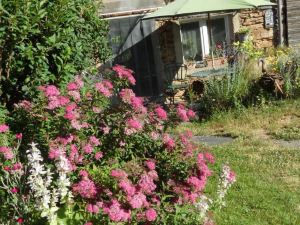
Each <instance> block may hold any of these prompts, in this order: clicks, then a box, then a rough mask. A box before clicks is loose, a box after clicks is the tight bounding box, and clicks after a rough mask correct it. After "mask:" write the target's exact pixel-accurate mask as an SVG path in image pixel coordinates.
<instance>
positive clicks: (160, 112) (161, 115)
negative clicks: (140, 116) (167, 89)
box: [154, 106, 168, 120]
mask: <svg viewBox="0 0 300 225" xmlns="http://www.w3.org/2000/svg"><path fill="white" fill-rule="evenodd" d="M154 111H155V113H156V115H157V117H158V118H159V119H161V120H167V119H168V114H167V112H166V111H165V110H164V109H163V108H162V107H161V106H158V107H156V108H155V109H154Z"/></svg>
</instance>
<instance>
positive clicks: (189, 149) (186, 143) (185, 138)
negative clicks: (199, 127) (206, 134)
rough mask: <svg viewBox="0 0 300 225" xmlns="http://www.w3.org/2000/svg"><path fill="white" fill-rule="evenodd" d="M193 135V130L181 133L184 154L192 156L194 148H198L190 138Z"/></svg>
mask: <svg viewBox="0 0 300 225" xmlns="http://www.w3.org/2000/svg"><path fill="white" fill-rule="evenodd" d="M192 136H193V133H192V132H191V131H186V132H184V133H183V134H180V135H179V139H180V141H181V144H182V147H183V153H184V155H187V156H192V155H193V152H194V150H196V149H197V146H196V145H195V144H194V143H193V142H192V141H191V140H190V138H191V137H192Z"/></svg>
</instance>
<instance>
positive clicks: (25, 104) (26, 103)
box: [14, 100, 32, 112]
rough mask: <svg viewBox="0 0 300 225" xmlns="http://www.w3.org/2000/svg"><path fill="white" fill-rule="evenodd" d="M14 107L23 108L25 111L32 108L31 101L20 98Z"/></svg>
mask: <svg viewBox="0 0 300 225" xmlns="http://www.w3.org/2000/svg"><path fill="white" fill-rule="evenodd" d="M14 107H15V108H16V109H23V110H25V111H28V112H30V111H31V110H32V103H31V102H29V101H27V100H22V101H21V102H19V103H18V104H15V105H14Z"/></svg>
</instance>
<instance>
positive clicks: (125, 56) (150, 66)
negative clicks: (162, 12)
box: [102, 0, 279, 96]
mask: <svg viewBox="0 0 300 225" xmlns="http://www.w3.org/2000/svg"><path fill="white" fill-rule="evenodd" d="M103 3H104V9H103V10H102V16H103V17H104V18H105V19H107V20H108V21H109V26H110V42H111V45H112V49H113V54H114V60H113V63H117V64H123V65H125V66H127V67H129V68H131V69H132V70H134V71H135V77H136V80H137V85H136V87H135V91H136V93H137V94H138V95H140V96H157V95H159V94H161V93H162V92H163V91H164V90H165V88H166V87H167V86H168V82H169V79H170V76H169V72H170V71H172V72H173V70H175V73H176V76H187V75H191V74H192V73H193V71H194V69H195V68H197V67H202V68H201V69H205V68H208V67H210V66H211V64H210V63H207V61H209V58H210V53H211V52H213V53H214V54H215V55H214V57H216V58H219V59H221V58H222V57H221V55H220V54H222V53H220V52H222V51H220V49H224V48H225V46H230V45H231V44H232V43H233V42H234V41H236V40H237V33H238V31H239V30H240V28H241V27H247V28H249V29H250V31H251V35H252V38H253V42H254V44H255V45H256V46H257V47H259V48H269V47H272V46H276V45H277V43H278V42H279V40H278V33H277V32H278V28H277V24H276V21H277V19H276V15H277V9H276V7H274V6H266V7H262V8H259V9H244V10H235V11H224V12H218V13H213V12H212V13H211V15H210V20H208V16H207V15H206V14H199V15H192V16H185V17H180V18H177V19H176V20H172V19H168V20H165V19H159V18H158V19H156V20H154V19H151V20H143V17H144V16H145V15H148V14H149V13H151V12H153V11H156V10H157V9H158V8H161V7H163V6H165V5H166V4H167V2H166V1H164V0H130V1H129V0H103ZM208 28H210V29H208ZM204 62H205V63H204ZM215 63H216V64H220V66H221V64H223V63H224V60H223V59H222V60H220V61H216V62H215ZM171 77H172V75H171ZM173 78H174V76H173V77H172V79H173Z"/></svg>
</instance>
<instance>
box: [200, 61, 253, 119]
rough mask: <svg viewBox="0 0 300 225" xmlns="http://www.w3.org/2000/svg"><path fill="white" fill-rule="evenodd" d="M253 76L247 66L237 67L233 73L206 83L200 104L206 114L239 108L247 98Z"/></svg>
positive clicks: (226, 73)
mask: <svg viewBox="0 0 300 225" xmlns="http://www.w3.org/2000/svg"><path fill="white" fill-rule="evenodd" d="M253 79H254V75H253V74H252V71H251V69H250V67H249V66H248V64H245V65H239V66H238V67H237V68H236V69H235V70H234V71H233V72H231V71H227V72H225V75H224V76H222V77H212V78H210V79H208V80H207V81H206V84H205V92H204V96H203V98H202V99H201V100H200V103H201V105H202V107H203V109H204V111H205V112H206V113H212V112H213V111H220V110H227V109H229V108H233V107H240V106H241V105H242V104H243V103H244V101H245V100H246V98H248V96H249V94H250V91H251V87H252V84H253Z"/></svg>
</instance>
